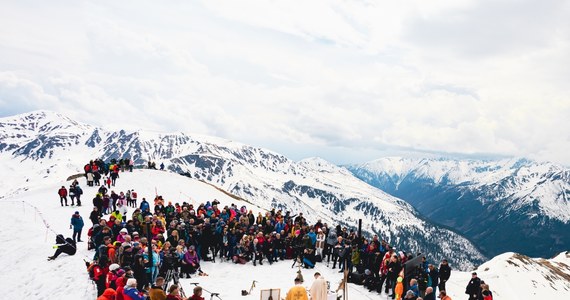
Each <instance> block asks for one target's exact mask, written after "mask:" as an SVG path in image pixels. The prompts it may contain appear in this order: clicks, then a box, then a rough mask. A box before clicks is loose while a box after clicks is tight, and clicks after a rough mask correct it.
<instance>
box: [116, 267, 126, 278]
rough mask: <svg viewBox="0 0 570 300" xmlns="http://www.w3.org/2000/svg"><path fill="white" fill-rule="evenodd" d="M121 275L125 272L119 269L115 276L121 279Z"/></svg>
mask: <svg viewBox="0 0 570 300" xmlns="http://www.w3.org/2000/svg"><path fill="white" fill-rule="evenodd" d="M123 275H125V271H124V270H123V269H119V270H118V271H117V276H119V277H121V276H123Z"/></svg>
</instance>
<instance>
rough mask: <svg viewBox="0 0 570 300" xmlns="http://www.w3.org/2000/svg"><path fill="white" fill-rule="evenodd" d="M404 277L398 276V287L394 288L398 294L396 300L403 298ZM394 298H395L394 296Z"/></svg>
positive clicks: (395, 293)
mask: <svg viewBox="0 0 570 300" xmlns="http://www.w3.org/2000/svg"><path fill="white" fill-rule="evenodd" d="M403 281H404V279H403V278H402V277H399V276H398V279H396V282H397V283H396V288H395V289H394V295H395V296H396V300H400V299H402V295H403V294H404V283H403ZM392 299H393V298H392Z"/></svg>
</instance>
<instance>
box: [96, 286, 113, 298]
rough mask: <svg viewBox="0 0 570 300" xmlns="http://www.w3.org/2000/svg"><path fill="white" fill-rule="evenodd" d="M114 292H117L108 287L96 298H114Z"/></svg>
mask: <svg viewBox="0 0 570 300" xmlns="http://www.w3.org/2000/svg"><path fill="white" fill-rule="evenodd" d="M116 294H117V292H115V290H114V289H111V288H108V289H106V290H105V291H104V292H103V295H101V296H99V297H98V298H97V300H114V299H115V295H116Z"/></svg>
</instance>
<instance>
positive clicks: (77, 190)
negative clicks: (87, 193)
mask: <svg viewBox="0 0 570 300" xmlns="http://www.w3.org/2000/svg"><path fill="white" fill-rule="evenodd" d="M81 195H83V190H82V189H81V187H80V186H79V184H76V185H75V198H77V206H81Z"/></svg>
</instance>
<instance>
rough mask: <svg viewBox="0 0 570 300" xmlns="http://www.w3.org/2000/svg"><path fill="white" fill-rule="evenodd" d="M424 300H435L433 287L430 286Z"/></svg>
mask: <svg viewBox="0 0 570 300" xmlns="http://www.w3.org/2000/svg"><path fill="white" fill-rule="evenodd" d="M423 299H424V300H435V290H434V288H433V287H431V286H428V288H427V289H426V295H425V296H424V297H423Z"/></svg>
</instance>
